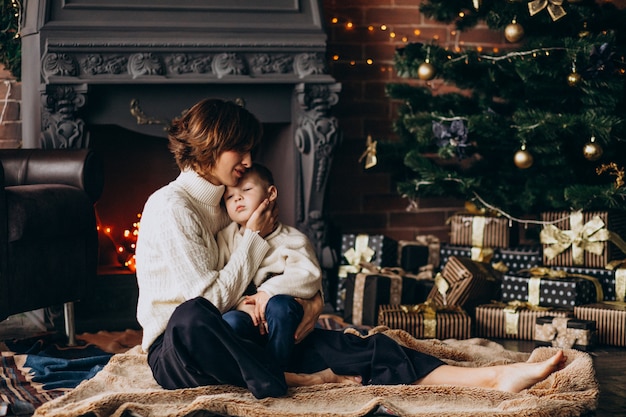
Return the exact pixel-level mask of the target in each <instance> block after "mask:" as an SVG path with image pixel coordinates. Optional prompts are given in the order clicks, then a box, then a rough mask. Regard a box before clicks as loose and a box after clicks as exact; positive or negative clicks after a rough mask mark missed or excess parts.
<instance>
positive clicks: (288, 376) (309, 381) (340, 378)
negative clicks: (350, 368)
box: [285, 368, 362, 387]
mask: <svg viewBox="0 0 626 417" xmlns="http://www.w3.org/2000/svg"><path fill="white" fill-rule="evenodd" d="M285 380H286V381H287V385H288V386H290V387H308V386H311V385H317V384H327V383H336V384H352V385H361V382H362V381H361V377H360V376H358V375H357V376H349V375H337V374H336V373H334V372H333V371H332V370H331V369H330V368H327V369H324V370H322V371H319V372H315V373H312V374H296V373H292V372H285Z"/></svg>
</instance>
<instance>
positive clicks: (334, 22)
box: [330, 17, 339, 24]
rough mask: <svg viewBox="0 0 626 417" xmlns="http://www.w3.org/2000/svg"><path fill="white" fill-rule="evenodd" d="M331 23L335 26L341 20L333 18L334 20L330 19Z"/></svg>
mask: <svg viewBox="0 0 626 417" xmlns="http://www.w3.org/2000/svg"><path fill="white" fill-rule="evenodd" d="M330 22H331V23H333V24H336V23H338V22H339V19H337V18H336V17H333V18H332V19H330Z"/></svg>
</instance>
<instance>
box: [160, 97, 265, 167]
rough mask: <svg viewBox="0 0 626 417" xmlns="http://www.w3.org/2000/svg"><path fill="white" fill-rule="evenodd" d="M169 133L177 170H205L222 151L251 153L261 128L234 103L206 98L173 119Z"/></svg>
mask: <svg viewBox="0 0 626 417" xmlns="http://www.w3.org/2000/svg"><path fill="white" fill-rule="evenodd" d="M168 133H169V134H168V137H169V149H170V151H171V152H172V154H173V155H174V158H175V159H176V163H177V164H178V167H179V168H180V169H181V170H184V169H187V168H191V169H193V170H200V171H205V170H207V169H212V168H214V167H215V164H216V162H217V159H218V157H219V156H220V155H221V154H222V153H223V152H226V151H235V152H240V153H246V152H252V151H253V149H254V148H256V146H257V145H258V144H259V142H260V141H261V137H262V135H263V125H262V124H261V122H260V121H259V120H258V119H257V118H256V116H254V115H253V114H252V113H250V112H249V111H248V110H246V109H245V108H243V107H242V106H240V105H239V104H236V103H235V102H232V101H225V100H221V99H216V98H208V99H204V100H202V101H200V102H198V103H196V104H195V105H194V106H193V107H192V108H191V109H189V110H188V111H186V112H185V113H184V114H183V115H182V116H180V117H179V118H177V119H174V120H173V121H172V124H171V126H170V128H169V132H168Z"/></svg>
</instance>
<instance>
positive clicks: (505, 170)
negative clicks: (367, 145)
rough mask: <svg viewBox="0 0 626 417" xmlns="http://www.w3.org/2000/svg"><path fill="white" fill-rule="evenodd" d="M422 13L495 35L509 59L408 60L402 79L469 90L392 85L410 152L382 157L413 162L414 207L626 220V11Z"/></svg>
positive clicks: (480, 55)
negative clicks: (449, 202) (459, 202)
mask: <svg viewBox="0 0 626 417" xmlns="http://www.w3.org/2000/svg"><path fill="white" fill-rule="evenodd" d="M420 10H421V12H422V13H423V14H425V15H426V16H427V17H429V18H431V19H435V20H437V21H440V22H445V23H449V24H453V25H455V26H456V29H457V30H458V31H460V33H461V36H462V33H463V31H466V30H468V29H471V28H473V27H475V26H476V25H478V24H479V23H482V24H486V25H487V26H488V27H489V28H490V29H493V30H497V31H501V32H502V33H503V34H504V37H505V38H506V40H507V41H508V44H507V46H508V47H507V48H501V49H500V50H497V49H494V50H490V51H486V50H481V48H465V49H463V48H456V49H454V50H452V49H449V48H444V47H442V46H440V45H438V44H437V42H436V41H433V42H431V43H410V44H407V45H406V46H405V47H404V48H402V49H398V50H397V52H396V56H395V64H396V69H397V72H398V74H399V75H400V76H402V77H407V78H414V79H421V80H431V79H433V78H435V77H437V78H441V79H443V80H445V82H446V83H450V84H454V85H456V86H457V87H458V91H457V90H455V92H450V93H445V94H433V92H432V90H431V89H430V88H428V86H427V85H424V84H428V83H414V82H413V83H411V82H406V83H394V84H390V85H388V89H387V93H388V94H389V96H390V97H392V98H394V99H399V100H401V101H402V103H403V105H402V106H401V108H400V110H399V117H398V119H397V120H396V123H395V131H396V133H397V135H398V137H399V139H400V140H399V141H397V142H393V143H390V142H388V143H386V144H384V145H383V146H384V147H381V153H380V155H379V156H383V155H384V153H385V152H386V154H387V156H388V157H389V158H393V155H396V156H400V157H402V158H403V162H404V164H403V166H404V167H405V170H404V171H403V173H402V174H403V177H401V178H400V179H399V181H398V190H399V192H400V193H401V194H402V195H403V196H406V197H407V198H408V199H410V200H411V201H412V202H417V201H419V198H420V197H424V196H452V197H458V198H461V199H465V200H466V201H471V202H473V203H474V204H475V205H476V206H478V207H479V208H485V209H487V210H492V211H497V212H500V213H506V214H508V215H510V216H528V215H535V214H538V213H540V212H542V211H561V210H579V209H583V210H599V209H609V208H626V186H625V185H624V162H625V160H626V122H625V119H626V82H625V81H626V58H625V56H626V10H624V9H622V8H618V7H617V6H615V5H614V4H612V3H610V2H608V3H607V2H602V3H598V2H593V1H584V0H579V1H574V0H569V1H568V0H564V1H554V0H543V1H542V0H533V1H522V0H520V1H514V0H491V1H488V0H483V1H480V0H473V1H470V0H466V1H454V2H452V1H445V0H433V1H425V2H423V3H422V4H421V6H420ZM401 165H402V164H401ZM514 218H516V217H514Z"/></svg>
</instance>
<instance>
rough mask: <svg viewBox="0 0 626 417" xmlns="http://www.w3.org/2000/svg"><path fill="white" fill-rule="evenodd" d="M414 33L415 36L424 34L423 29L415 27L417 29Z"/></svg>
mask: <svg viewBox="0 0 626 417" xmlns="http://www.w3.org/2000/svg"><path fill="white" fill-rule="evenodd" d="M413 34H414V35H415V36H419V35H421V34H422V31H421V30H419V29H415V30H414V31H413Z"/></svg>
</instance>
